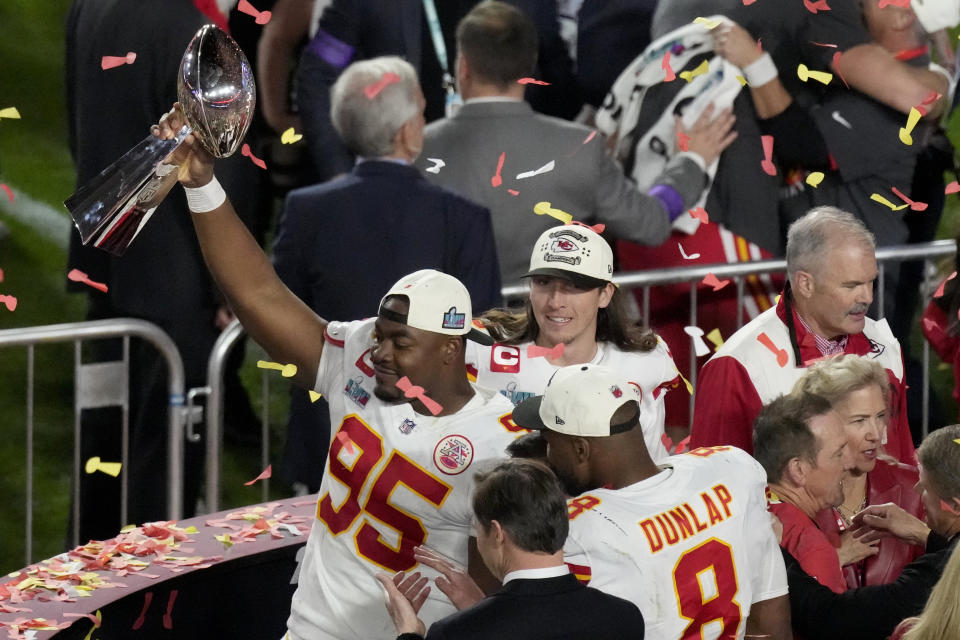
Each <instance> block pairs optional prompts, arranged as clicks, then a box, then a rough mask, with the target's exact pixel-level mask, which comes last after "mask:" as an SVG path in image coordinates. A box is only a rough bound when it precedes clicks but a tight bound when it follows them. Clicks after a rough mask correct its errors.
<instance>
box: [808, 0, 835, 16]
mask: <svg viewBox="0 0 960 640" xmlns="http://www.w3.org/2000/svg"><path fill="white" fill-rule="evenodd" d="M803 6H805V7H806V8H807V11H809V12H810V13H816V12H817V11H830V7H828V6H827V0H817V1H816V2H810V0H803Z"/></svg>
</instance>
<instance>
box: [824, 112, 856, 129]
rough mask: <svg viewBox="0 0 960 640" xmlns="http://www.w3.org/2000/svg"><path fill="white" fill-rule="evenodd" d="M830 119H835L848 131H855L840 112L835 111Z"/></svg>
mask: <svg viewBox="0 0 960 640" xmlns="http://www.w3.org/2000/svg"><path fill="white" fill-rule="evenodd" d="M830 117H831V118H833V119H834V120H835V121H836V122H837V123H839V124H841V125H843V126H844V127H846V128H847V129H853V125H851V124H850V123H849V122H847V120H846V118H844V117H843V116H841V115H840V112H839V111H834V112H833V113H831V114H830Z"/></svg>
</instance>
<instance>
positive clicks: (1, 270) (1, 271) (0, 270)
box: [0, 269, 3, 282]
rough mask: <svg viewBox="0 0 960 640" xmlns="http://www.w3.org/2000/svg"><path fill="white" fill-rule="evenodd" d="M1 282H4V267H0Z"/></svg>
mask: <svg viewBox="0 0 960 640" xmlns="http://www.w3.org/2000/svg"><path fill="white" fill-rule="evenodd" d="M0 282H3V269H0Z"/></svg>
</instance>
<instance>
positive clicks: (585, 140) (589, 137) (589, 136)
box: [583, 129, 597, 144]
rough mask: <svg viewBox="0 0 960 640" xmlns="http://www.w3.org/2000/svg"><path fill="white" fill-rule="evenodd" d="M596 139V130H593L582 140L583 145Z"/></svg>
mask: <svg viewBox="0 0 960 640" xmlns="http://www.w3.org/2000/svg"><path fill="white" fill-rule="evenodd" d="M596 137H597V130H596V129H594V130H593V131H591V132H590V135H588V136H587V137H586V138H584V140H583V144H587V143H588V142H590V141H591V140H593V139H594V138H596Z"/></svg>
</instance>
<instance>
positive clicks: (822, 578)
mask: <svg viewBox="0 0 960 640" xmlns="http://www.w3.org/2000/svg"><path fill="white" fill-rule="evenodd" d="M768 508H769V509H770V511H771V512H772V513H773V514H774V515H775V516H777V518H779V519H780V522H781V523H783V538H781V540H780V546H781V547H783V548H784V549H786V550H787V551H789V552H790V555H792V556H793V557H794V558H796V559H797V562H799V563H800V566H801V567H803V570H804V571H806V572H807V573H808V574H809V575H810V576H812V577H813V578H815V579H816V581H817V582H819V583H820V584H822V585H823V586H825V587H829V588H830V589H831V590H832V591H833V592H834V593H843V592H844V591H846V590H847V584H846V582H845V581H844V579H843V571H842V570H841V569H840V560H839V558H838V557H837V548H836V547H835V546H833V545H832V544H831V543H830V540H829V539H828V538H827V536H826V535H824V532H823V531H821V530H820V529H819V527H818V524H817V523H816V522H814V521H813V520H811V519H810V516H808V515H807V514H805V513H804V512H803V511H801V510H800V509H799V508H798V507H796V506H794V505H793V504H791V503H789V502H780V501H779V500H774V501H772V502H770V503H769V506H768ZM824 511H826V512H827V513H829V512H830V510H829V509H825V510H824ZM821 513H823V512H821ZM834 526H836V525H834Z"/></svg>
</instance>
